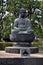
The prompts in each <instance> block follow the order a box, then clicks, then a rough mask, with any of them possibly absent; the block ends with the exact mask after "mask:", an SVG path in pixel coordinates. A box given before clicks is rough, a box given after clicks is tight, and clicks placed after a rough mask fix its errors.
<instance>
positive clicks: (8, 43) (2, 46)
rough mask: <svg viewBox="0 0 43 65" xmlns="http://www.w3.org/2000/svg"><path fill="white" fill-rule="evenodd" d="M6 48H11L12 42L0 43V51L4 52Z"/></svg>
mask: <svg viewBox="0 0 43 65" xmlns="http://www.w3.org/2000/svg"><path fill="white" fill-rule="evenodd" d="M8 46H12V42H0V50H4V49H5V47H8Z"/></svg>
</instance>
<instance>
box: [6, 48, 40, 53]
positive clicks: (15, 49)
mask: <svg viewBox="0 0 43 65" xmlns="http://www.w3.org/2000/svg"><path fill="white" fill-rule="evenodd" d="M22 49H27V50H29V49H30V53H38V51H39V49H38V47H6V48H5V51H6V52H8V53H20V50H22ZM28 52H29V51H28Z"/></svg>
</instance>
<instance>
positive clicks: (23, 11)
mask: <svg viewBox="0 0 43 65" xmlns="http://www.w3.org/2000/svg"><path fill="white" fill-rule="evenodd" d="M19 15H20V17H21V18H25V17H26V9H24V8H21V9H20V12H19Z"/></svg>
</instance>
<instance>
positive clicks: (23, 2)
mask: <svg viewBox="0 0 43 65" xmlns="http://www.w3.org/2000/svg"><path fill="white" fill-rule="evenodd" d="M30 6H31V7H34V8H36V7H40V8H41V10H42V14H41V15H42V18H41V19H40V23H41V24H43V1H42V2H38V1H37V0H36V1H35V2H34V0H7V8H6V9H7V11H8V12H9V14H8V15H7V16H6V17H4V18H3V30H2V35H3V38H8V37H9V34H10V33H11V28H13V25H12V26H11V23H12V24H13V23H14V19H15V18H17V17H18V15H19V10H20V8H21V7H24V8H26V9H27V10H29V7H30ZM10 13H12V14H13V16H10ZM28 17H29V16H28ZM31 18H32V19H33V21H32V24H33V29H34V33H35V35H36V36H37V37H39V38H43V31H42V29H41V27H40V25H37V24H35V23H34V21H35V19H36V15H35V13H34V14H32V15H31ZM38 22H39V21H38Z"/></svg>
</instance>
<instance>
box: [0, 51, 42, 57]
mask: <svg viewBox="0 0 43 65" xmlns="http://www.w3.org/2000/svg"><path fill="white" fill-rule="evenodd" d="M29 57H33V58H34V57H35V58H36V57H37V58H43V54H40V53H38V54H30V56H29ZM0 58H22V57H21V55H20V54H14V53H6V52H5V51H0Z"/></svg>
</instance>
